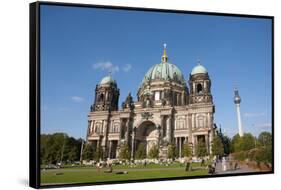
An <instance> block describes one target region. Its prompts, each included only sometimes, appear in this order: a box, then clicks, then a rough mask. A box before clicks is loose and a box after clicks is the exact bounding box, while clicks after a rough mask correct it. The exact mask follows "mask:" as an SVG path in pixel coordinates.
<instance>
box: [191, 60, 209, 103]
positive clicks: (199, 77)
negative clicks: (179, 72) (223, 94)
mask: <svg viewBox="0 0 281 190" xmlns="http://www.w3.org/2000/svg"><path fill="white" fill-rule="evenodd" d="M189 87H190V99H189V103H191V104H193V103H212V101H213V98H212V94H211V80H210V78H209V75H208V71H207V69H206V68H205V67H204V66H202V65H201V64H200V62H199V63H198V65H197V66H196V67H194V68H193V69H192V72H191V74H190V77H189Z"/></svg>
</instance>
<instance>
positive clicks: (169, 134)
mask: <svg viewBox="0 0 281 190" xmlns="http://www.w3.org/2000/svg"><path fill="white" fill-rule="evenodd" d="M166 124H167V131H166V133H167V134H166V137H167V140H168V142H171V116H168V118H167V123H166Z"/></svg>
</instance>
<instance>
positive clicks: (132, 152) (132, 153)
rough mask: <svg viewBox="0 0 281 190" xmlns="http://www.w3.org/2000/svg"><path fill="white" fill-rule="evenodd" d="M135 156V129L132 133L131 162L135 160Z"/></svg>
mask: <svg viewBox="0 0 281 190" xmlns="http://www.w3.org/2000/svg"><path fill="white" fill-rule="evenodd" d="M134 155H135V128H133V131H132V144H131V160H134Z"/></svg>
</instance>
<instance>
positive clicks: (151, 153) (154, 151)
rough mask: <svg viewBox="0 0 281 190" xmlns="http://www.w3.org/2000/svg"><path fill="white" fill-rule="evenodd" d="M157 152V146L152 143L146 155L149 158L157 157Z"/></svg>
mask: <svg viewBox="0 0 281 190" xmlns="http://www.w3.org/2000/svg"><path fill="white" fill-rule="evenodd" d="M158 154H159V150H158V148H157V146H156V145H155V144H154V145H152V147H151V148H150V150H149V153H148V156H149V158H157V157H158Z"/></svg>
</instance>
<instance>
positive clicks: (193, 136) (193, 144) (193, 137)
mask: <svg viewBox="0 0 281 190" xmlns="http://www.w3.org/2000/svg"><path fill="white" fill-rule="evenodd" d="M195 138H196V136H195V135H192V146H193V148H192V152H193V154H194V155H195V148H196V145H195Z"/></svg>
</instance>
